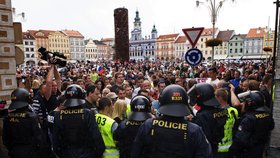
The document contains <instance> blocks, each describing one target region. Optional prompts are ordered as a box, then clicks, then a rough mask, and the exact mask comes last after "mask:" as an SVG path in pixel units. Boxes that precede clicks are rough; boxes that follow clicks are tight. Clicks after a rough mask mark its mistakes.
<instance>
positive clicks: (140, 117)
mask: <svg viewBox="0 0 280 158" xmlns="http://www.w3.org/2000/svg"><path fill="white" fill-rule="evenodd" d="M130 104H131V112H130V113H129V115H128V119H126V120H124V121H122V122H121V123H120V124H119V126H118V128H117V130H116V131H115V132H114V134H113V136H114V139H115V140H116V141H118V144H119V148H120V158H130V153H131V147H132V144H133V141H134V139H135V136H136V134H137V131H138V129H139V127H140V125H141V124H142V123H143V122H144V121H145V120H147V119H149V118H152V117H153V116H152V114H150V111H151V101H150V99H149V98H147V97H146V96H142V95H137V96H135V97H134V98H132V100H131V103H130Z"/></svg>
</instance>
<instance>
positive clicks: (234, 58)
mask: <svg viewBox="0 0 280 158" xmlns="http://www.w3.org/2000/svg"><path fill="white" fill-rule="evenodd" d="M241 57H242V56H232V57H231V56H229V57H227V58H226V59H229V60H236V59H237V60H239V59H241Z"/></svg>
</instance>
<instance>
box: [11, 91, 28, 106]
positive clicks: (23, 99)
mask: <svg viewBox="0 0 280 158" xmlns="http://www.w3.org/2000/svg"><path fill="white" fill-rule="evenodd" d="M11 101H12V103H11V105H10V106H9V110H16V109H20V108H23V107H26V106H28V105H29V104H31V102H32V99H31V95H30V93H29V92H28V91H27V90H26V89H24V88H17V89H15V90H14V91H13V92H12V94H11Z"/></svg>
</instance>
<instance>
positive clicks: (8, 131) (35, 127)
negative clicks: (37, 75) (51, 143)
mask: <svg viewBox="0 0 280 158" xmlns="http://www.w3.org/2000/svg"><path fill="white" fill-rule="evenodd" d="M11 101H12V103H11V105H10V106H9V111H10V112H9V114H8V117H7V118H5V119H4V126H3V143H4V145H5V146H6V147H7V149H8V151H9V155H10V156H11V157H12V158H27V157H28V158H37V157H39V154H40V146H41V145H42V143H43V142H42V130H41V127H40V124H39V119H38V116H37V115H36V114H35V113H34V112H32V110H31V109H30V108H29V104H30V103H31V101H32V100H31V96H30V94H29V92H28V91H27V90H26V89H23V88H18V89H16V90H14V91H13V92H12V94H11Z"/></svg>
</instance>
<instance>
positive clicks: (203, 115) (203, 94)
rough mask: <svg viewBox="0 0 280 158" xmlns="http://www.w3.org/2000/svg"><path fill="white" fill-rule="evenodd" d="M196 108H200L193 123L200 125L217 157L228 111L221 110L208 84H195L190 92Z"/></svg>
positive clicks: (214, 155) (212, 89)
mask: <svg viewBox="0 0 280 158" xmlns="http://www.w3.org/2000/svg"><path fill="white" fill-rule="evenodd" d="M188 95H189V96H190V98H192V102H193V103H194V104H195V106H197V107H199V108H198V112H197V113H196V116H195V117H194V119H193V122H194V123H195V124H197V125H199V126H200V127H201V128H202V130H203V131H204V133H205V136H206V138H207V139H208V140H209V142H210V144H211V147H212V154H213V157H217V152H218V144H219V142H221V141H222V138H223V136H224V125H225V124H226V121H227V116H228V112H227V109H222V108H220V103H219V102H218V100H217V99H216V97H215V91H214V88H213V87H212V86H211V85H210V84H208V83H198V84H195V85H194V86H193V87H192V88H191V89H189V90H188Z"/></svg>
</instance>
